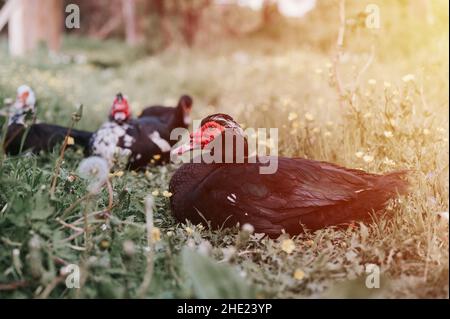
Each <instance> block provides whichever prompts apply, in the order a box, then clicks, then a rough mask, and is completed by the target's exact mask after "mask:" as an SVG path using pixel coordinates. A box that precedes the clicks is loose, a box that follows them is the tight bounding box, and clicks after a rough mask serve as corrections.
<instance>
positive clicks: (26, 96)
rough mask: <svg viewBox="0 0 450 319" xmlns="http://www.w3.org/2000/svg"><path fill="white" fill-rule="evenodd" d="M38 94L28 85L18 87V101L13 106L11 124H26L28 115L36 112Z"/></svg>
mask: <svg viewBox="0 0 450 319" xmlns="http://www.w3.org/2000/svg"><path fill="white" fill-rule="evenodd" d="M35 104H36V96H35V94H34V92H33V90H32V89H31V88H30V87H29V86H28V85H21V86H19V87H18V88H17V95H16V101H15V102H14V104H13V105H12V106H11V117H10V120H9V124H12V123H19V124H25V120H26V117H27V116H28V115H34V113H35V112H36V107H35Z"/></svg>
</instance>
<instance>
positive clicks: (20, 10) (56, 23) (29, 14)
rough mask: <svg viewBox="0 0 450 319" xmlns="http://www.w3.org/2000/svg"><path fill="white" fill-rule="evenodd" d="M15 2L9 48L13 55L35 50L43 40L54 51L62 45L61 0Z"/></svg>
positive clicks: (22, 0) (11, 17)
mask: <svg viewBox="0 0 450 319" xmlns="http://www.w3.org/2000/svg"><path fill="white" fill-rule="evenodd" d="M10 1H14V2H15V7H14V10H13V12H12V14H11V16H10V19H9V51H10V54H11V55H13V56H20V55H24V54H26V53H27V52H29V51H32V50H34V49H35V48H36V47H37V46H38V44H39V43H40V42H41V41H42V42H44V43H45V44H47V47H48V48H49V49H50V50H51V51H58V50H59V48H60V45H61V32H62V21H63V15H62V1H61V0H10Z"/></svg>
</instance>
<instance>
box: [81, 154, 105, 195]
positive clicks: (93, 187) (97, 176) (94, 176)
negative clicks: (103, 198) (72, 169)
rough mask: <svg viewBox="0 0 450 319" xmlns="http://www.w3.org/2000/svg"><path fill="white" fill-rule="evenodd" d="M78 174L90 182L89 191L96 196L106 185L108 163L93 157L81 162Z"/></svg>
mask: <svg viewBox="0 0 450 319" xmlns="http://www.w3.org/2000/svg"><path fill="white" fill-rule="evenodd" d="M78 174H79V175H80V177H81V178H84V179H86V180H88V182H89V185H88V191H89V192H90V193H93V194H96V193H98V192H100V190H101V188H102V186H103V185H104V184H105V183H106V180H107V179H108V174H109V167H108V163H107V162H106V160H105V159H103V158H102V157H99V156H91V157H88V158H86V159H84V160H82V161H81V163H80V165H79V166H78Z"/></svg>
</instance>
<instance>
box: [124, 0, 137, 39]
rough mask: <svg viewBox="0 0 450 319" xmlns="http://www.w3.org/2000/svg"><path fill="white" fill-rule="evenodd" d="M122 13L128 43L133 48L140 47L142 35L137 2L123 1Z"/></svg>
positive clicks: (133, 0) (134, 0)
mask: <svg viewBox="0 0 450 319" xmlns="http://www.w3.org/2000/svg"><path fill="white" fill-rule="evenodd" d="M122 12H123V17H124V24H125V37H126V41H127V43H128V44H129V45H131V46H135V45H138V44H139V43H140V42H141V41H142V34H141V30H140V28H139V23H138V19H137V14H136V0H122Z"/></svg>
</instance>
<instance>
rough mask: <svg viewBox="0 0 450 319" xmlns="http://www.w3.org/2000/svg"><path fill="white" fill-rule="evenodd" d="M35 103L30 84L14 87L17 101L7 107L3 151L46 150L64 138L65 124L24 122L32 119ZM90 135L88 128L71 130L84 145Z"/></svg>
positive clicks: (34, 151) (74, 138) (87, 143)
mask: <svg viewBox="0 0 450 319" xmlns="http://www.w3.org/2000/svg"><path fill="white" fill-rule="evenodd" d="M35 103H36V98H35V94H34V92H33V90H32V89H31V88H30V87H28V86H27V85H22V86H20V87H19V88H18V89H17V98H16V101H15V102H14V104H13V105H12V106H11V107H10V117H9V121H8V128H7V132H6V137H5V144H4V145H3V147H4V149H5V151H6V153H8V154H10V155H17V154H19V153H20V152H21V151H31V152H33V153H39V152H41V151H46V152H47V151H51V150H52V149H53V148H54V147H55V146H56V145H58V144H62V143H63V142H64V139H65V137H66V135H67V132H68V128H66V127H62V126H59V125H53V124H46V123H31V124H28V123H27V122H28V121H29V120H30V119H34V116H35V113H36V107H35ZM91 135H92V133H91V132H86V131H80V130H75V129H72V130H71V132H70V137H71V138H73V141H74V144H76V145H79V146H82V147H84V148H87V147H88V145H89V140H90V138H91ZM69 146H70V145H69Z"/></svg>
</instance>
